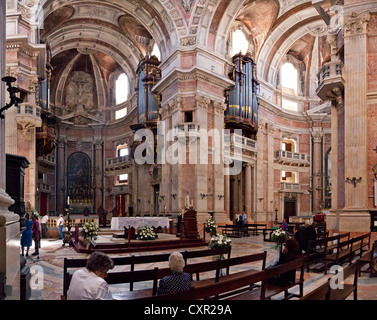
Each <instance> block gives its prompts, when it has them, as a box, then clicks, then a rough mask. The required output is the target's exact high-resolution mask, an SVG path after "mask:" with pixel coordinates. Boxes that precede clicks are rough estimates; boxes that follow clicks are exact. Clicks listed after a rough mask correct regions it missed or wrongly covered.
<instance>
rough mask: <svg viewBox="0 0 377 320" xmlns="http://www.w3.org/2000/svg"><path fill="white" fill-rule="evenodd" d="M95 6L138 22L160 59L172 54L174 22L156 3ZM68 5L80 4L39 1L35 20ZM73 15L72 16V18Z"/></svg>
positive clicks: (115, 2)
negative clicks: (152, 41) (157, 50)
mask: <svg viewBox="0 0 377 320" xmlns="http://www.w3.org/2000/svg"><path fill="white" fill-rule="evenodd" d="M95 4H96V5H97V4H98V6H101V7H105V8H107V9H109V10H117V11H119V16H120V15H121V14H129V15H131V16H132V17H134V18H135V19H136V20H138V21H139V22H140V23H141V24H142V25H143V26H144V27H145V28H146V29H147V30H148V32H149V33H150V34H151V35H152V37H153V39H154V40H155V42H156V43H157V45H158V47H159V49H160V52H161V56H162V59H165V58H166V57H167V56H168V55H169V54H170V53H172V51H173V50H174V49H175V47H176V46H177V43H178V39H179V36H178V32H177V30H176V28H173V27H172V25H173V24H174V21H173V20H172V19H171V18H170V16H169V14H168V12H167V10H166V9H165V7H164V6H163V5H162V4H160V3H159V2H158V1H154V2H152V3H150V2H149V1H144V0H137V1H129V0H127V1H124V0H113V1H111V3H109V2H106V3H104V2H102V1H98V2H96V3H95ZM68 5H71V6H76V7H77V6H78V5H80V3H79V2H77V1H71V2H67V1H66V0H57V1H56V0H55V1H53V0H40V2H39V6H38V10H36V12H35V14H36V16H37V20H38V21H41V22H42V21H44V19H45V18H46V17H47V16H48V15H49V14H51V13H52V12H54V11H55V10H58V9H60V8H62V7H65V6H68ZM74 15H75V13H74V14H73V18H74ZM88 18H91V19H93V17H91V16H88ZM80 20H81V24H85V19H82V17H80ZM112 23H113V25H114V26H115V27H116V28H118V30H117V31H118V32H119V24H118V21H117V23H114V22H112ZM94 28H97V30H98V25H95V26H94ZM116 28H115V29H116Z"/></svg>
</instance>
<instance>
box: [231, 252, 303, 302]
mask: <svg viewBox="0 0 377 320" xmlns="http://www.w3.org/2000/svg"><path fill="white" fill-rule="evenodd" d="M304 266H305V260H304V258H299V259H296V260H294V261H291V262H288V263H285V264H282V265H279V266H276V267H273V268H271V269H265V270H264V271H263V272H264V277H263V279H261V281H262V285H261V287H259V288H255V289H253V290H251V291H248V292H245V293H241V294H238V295H235V296H233V297H231V298H230V299H229V300H270V299H271V298H272V297H273V296H275V295H277V294H280V293H282V292H284V298H283V300H288V299H291V298H293V297H302V296H303V288H304V269H305V268H304ZM296 269H300V276H299V278H298V279H297V278H296V280H295V282H292V283H289V284H287V285H285V286H280V285H276V284H272V283H269V279H273V278H275V277H276V276H280V275H281V274H283V273H286V272H288V271H291V270H296ZM235 282H236V281H235ZM295 286H299V294H292V293H289V291H288V290H289V289H291V288H293V287H295Z"/></svg>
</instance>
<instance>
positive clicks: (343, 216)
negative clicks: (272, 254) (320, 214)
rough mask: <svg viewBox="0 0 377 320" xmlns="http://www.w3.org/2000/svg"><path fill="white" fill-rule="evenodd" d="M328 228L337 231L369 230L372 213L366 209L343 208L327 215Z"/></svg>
mask: <svg viewBox="0 0 377 320" xmlns="http://www.w3.org/2000/svg"><path fill="white" fill-rule="evenodd" d="M326 224H327V229H328V230H333V231H337V232H369V231H370V214H369V213H368V211H366V210H349V209H348V210H342V211H338V212H331V213H330V214H328V215H327V216H326Z"/></svg>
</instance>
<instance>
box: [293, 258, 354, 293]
mask: <svg viewBox="0 0 377 320" xmlns="http://www.w3.org/2000/svg"><path fill="white" fill-rule="evenodd" d="M358 272H359V269H358V263H357V262H354V263H353V264H351V265H350V266H348V267H347V268H345V269H343V274H342V275H341V274H338V273H336V274H335V275H333V276H332V277H330V278H329V279H327V281H326V282H325V283H324V284H322V285H321V286H319V287H318V288H316V289H315V290H313V291H311V292H309V293H307V294H306V295H304V296H303V297H301V298H300V300H345V299H346V298H348V296H349V295H350V294H352V293H353V298H354V300H357V281H358ZM352 275H353V277H354V278H353V282H352V284H350V283H342V284H343V288H339V287H338V286H339V281H338V280H339V279H340V277H341V276H342V277H343V282H344V280H346V279H347V278H349V277H351V276H352ZM332 283H333V284H334V283H336V287H337V288H331V284H332Z"/></svg>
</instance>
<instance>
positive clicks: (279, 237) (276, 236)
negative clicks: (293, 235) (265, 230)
mask: <svg viewBox="0 0 377 320" xmlns="http://www.w3.org/2000/svg"><path fill="white" fill-rule="evenodd" d="M287 238H288V234H287V232H285V231H284V230H282V229H281V228H278V229H276V230H274V231H273V232H272V234H271V240H272V241H275V242H276V246H275V249H277V248H279V246H280V244H281V243H283V242H284V241H285V239H287Z"/></svg>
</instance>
